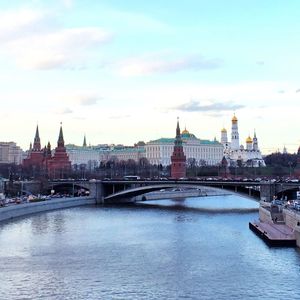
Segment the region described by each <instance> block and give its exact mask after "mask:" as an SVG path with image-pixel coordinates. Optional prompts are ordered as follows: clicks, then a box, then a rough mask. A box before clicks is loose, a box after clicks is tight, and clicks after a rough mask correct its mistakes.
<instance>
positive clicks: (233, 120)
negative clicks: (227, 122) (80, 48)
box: [231, 114, 238, 123]
mask: <svg viewBox="0 0 300 300" xmlns="http://www.w3.org/2000/svg"><path fill="white" fill-rule="evenodd" d="M231 121H232V122H233V123H236V122H237V121H238V119H237V117H236V116H235V114H234V115H233V117H232V120H231Z"/></svg>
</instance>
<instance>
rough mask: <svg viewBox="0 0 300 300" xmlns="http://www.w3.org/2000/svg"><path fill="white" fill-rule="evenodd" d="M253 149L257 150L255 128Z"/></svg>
mask: <svg viewBox="0 0 300 300" xmlns="http://www.w3.org/2000/svg"><path fill="white" fill-rule="evenodd" d="M253 150H254V151H258V141H257V137H256V130H254V137H253Z"/></svg>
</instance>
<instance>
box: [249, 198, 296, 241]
mask: <svg viewBox="0 0 300 300" xmlns="http://www.w3.org/2000/svg"><path fill="white" fill-rule="evenodd" d="M249 228H250V230H252V231H253V232H254V233H255V234H256V235H257V236H259V237H260V238H261V239H262V240H264V241H265V242H266V243H267V244H268V245H269V246H272V247H300V213H299V212H298V211H296V210H295V209H294V206H293V204H287V203H274V202H262V201H261V203H260V207H259V220H258V221H252V222H249Z"/></svg>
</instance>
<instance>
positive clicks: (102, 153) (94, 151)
mask: <svg viewBox="0 0 300 300" xmlns="http://www.w3.org/2000/svg"><path fill="white" fill-rule="evenodd" d="M144 145H145V143H144V142H139V143H137V144H135V145H134V146H124V145H114V144H113V145H107V144H104V145H97V146H87V145H86V142H85V138H84V142H83V145H82V146H76V145H71V144H69V145H66V150H67V153H68V155H69V158H70V161H71V163H72V165H73V166H75V165H85V166H87V168H88V169H91V170H93V169H95V168H96V167H98V166H99V165H100V163H101V162H104V163H105V162H107V161H109V160H117V161H128V160H133V161H135V162H137V163H138V162H139V161H140V159H141V158H144V157H146V152H145V147H144Z"/></svg>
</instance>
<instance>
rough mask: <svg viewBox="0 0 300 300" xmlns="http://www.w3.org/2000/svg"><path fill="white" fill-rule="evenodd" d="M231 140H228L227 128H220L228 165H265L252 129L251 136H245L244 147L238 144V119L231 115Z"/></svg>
mask: <svg viewBox="0 0 300 300" xmlns="http://www.w3.org/2000/svg"><path fill="white" fill-rule="evenodd" d="M231 123H232V126H231V142H229V141H228V137H227V130H226V129H225V128H223V129H222V130H221V143H222V145H223V150H224V156H225V158H226V159H227V161H228V162H229V165H230V166H237V165H241V166H248V167H260V166H262V167H265V166H266V164H265V162H264V160H263V157H262V154H261V152H260V150H259V147H258V139H257V136H256V132H255V131H254V136H253V138H251V137H250V135H249V136H248V137H247V138H246V141H245V142H246V147H244V146H243V145H241V144H240V139H239V130H238V119H237V117H236V116H235V114H234V116H233V118H232V120H231Z"/></svg>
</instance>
